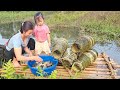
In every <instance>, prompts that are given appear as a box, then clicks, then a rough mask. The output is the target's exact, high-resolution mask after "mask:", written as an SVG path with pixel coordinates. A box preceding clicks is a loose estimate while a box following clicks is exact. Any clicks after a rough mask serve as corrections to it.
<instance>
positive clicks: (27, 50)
mask: <svg viewBox="0 0 120 90" xmlns="http://www.w3.org/2000/svg"><path fill="white" fill-rule="evenodd" d="M24 50H25V52H26V53H27V54H29V56H33V54H32V52H31V51H30V49H28V47H27V46H26V47H25V48H24Z"/></svg>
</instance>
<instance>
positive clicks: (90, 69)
mask: <svg viewBox="0 0 120 90" xmlns="http://www.w3.org/2000/svg"><path fill="white" fill-rule="evenodd" d="M85 70H86V71H102V72H109V71H110V70H109V69H101V68H85Z"/></svg>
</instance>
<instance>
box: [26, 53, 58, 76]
mask: <svg viewBox="0 0 120 90" xmlns="http://www.w3.org/2000/svg"><path fill="white" fill-rule="evenodd" d="M39 57H41V58H42V59H43V61H44V62H46V61H50V62H52V63H53V65H52V66H50V67H48V68H45V69H43V72H44V73H43V75H44V76H46V75H50V74H51V73H52V71H54V70H55V69H56V66H57V64H58V60H57V59H55V58H54V57H53V56H46V55H45V56H39ZM35 63H36V61H35V60H34V61H31V60H30V61H28V63H27V64H28V67H29V68H30V70H31V72H32V73H33V74H34V75H36V76H40V74H38V73H37V72H38V69H37V68H35V67H32V66H33V65H34V64H35Z"/></svg>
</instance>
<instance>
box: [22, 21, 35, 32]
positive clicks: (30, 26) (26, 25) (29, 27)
mask: <svg viewBox="0 0 120 90" xmlns="http://www.w3.org/2000/svg"><path fill="white" fill-rule="evenodd" d="M33 29H34V25H33V23H32V22H30V21H25V22H23V23H22V25H21V29H20V32H21V33H23V31H24V32H27V31H28V30H33Z"/></svg>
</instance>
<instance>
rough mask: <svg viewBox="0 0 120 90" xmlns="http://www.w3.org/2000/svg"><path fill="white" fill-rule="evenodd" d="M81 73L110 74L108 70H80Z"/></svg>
mask: <svg viewBox="0 0 120 90" xmlns="http://www.w3.org/2000/svg"><path fill="white" fill-rule="evenodd" d="M82 73H88V74H97V75H98V74H107V75H110V74H111V73H110V72H97V71H82Z"/></svg>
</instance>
